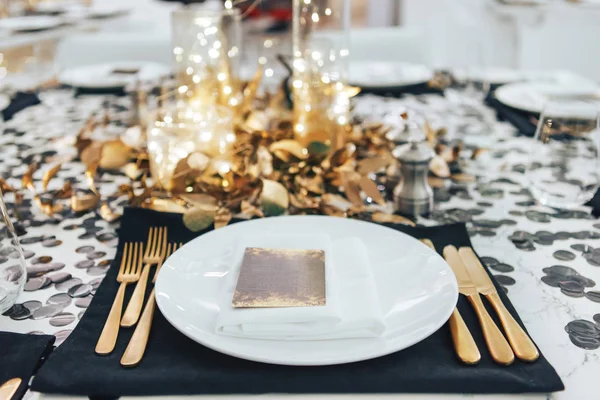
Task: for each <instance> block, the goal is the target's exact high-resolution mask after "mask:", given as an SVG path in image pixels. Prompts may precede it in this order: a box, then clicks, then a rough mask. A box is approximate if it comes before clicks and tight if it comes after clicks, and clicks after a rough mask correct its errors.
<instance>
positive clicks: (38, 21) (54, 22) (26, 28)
mask: <svg viewBox="0 0 600 400" xmlns="http://www.w3.org/2000/svg"><path fill="white" fill-rule="evenodd" d="M62 23H63V20H62V19H61V18H58V17H51V16H47V15H38V16H28V17H11V18H4V19H0V29H5V30H9V31H12V32H34V31H42V30H45V29H51V28H56V27H57V26H60V25H61V24H62Z"/></svg>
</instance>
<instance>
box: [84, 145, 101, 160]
mask: <svg viewBox="0 0 600 400" xmlns="http://www.w3.org/2000/svg"><path fill="white" fill-rule="evenodd" d="M80 158H81V162H82V163H84V164H86V165H90V164H94V163H99V162H100V159H101V158H102V143H100V142H92V143H91V144H90V145H89V146H87V147H86V148H85V149H83V151H82V152H81V156H80Z"/></svg>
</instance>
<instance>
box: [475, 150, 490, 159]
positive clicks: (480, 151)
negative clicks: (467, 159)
mask: <svg viewBox="0 0 600 400" xmlns="http://www.w3.org/2000/svg"><path fill="white" fill-rule="evenodd" d="M487 151H488V149H484V148H477V149H475V150H473V154H471V160H477V158H479V156H481V155H482V154H484V153H486V152H487Z"/></svg>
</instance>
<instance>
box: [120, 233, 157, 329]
mask: <svg viewBox="0 0 600 400" xmlns="http://www.w3.org/2000/svg"><path fill="white" fill-rule="evenodd" d="M166 250H167V228H166V227H162V228H150V230H149V231H148V240H147V241H146V252H145V253H144V263H145V265H144V269H143V270H142V275H141V276H140V279H139V280H138V282H137V284H136V285H135V289H134V291H133V294H132V295H131V299H129V304H127V308H126V309H125V314H123V319H122V320H121V326H123V327H130V326H133V325H135V323H136V322H137V321H138V318H139V317H140V312H141V311H142V306H143V305H144V296H145V295H146V285H147V283H148V274H149V273H150V267H151V266H152V264H159V263H161V262H162V260H163V259H164V258H165V251H166Z"/></svg>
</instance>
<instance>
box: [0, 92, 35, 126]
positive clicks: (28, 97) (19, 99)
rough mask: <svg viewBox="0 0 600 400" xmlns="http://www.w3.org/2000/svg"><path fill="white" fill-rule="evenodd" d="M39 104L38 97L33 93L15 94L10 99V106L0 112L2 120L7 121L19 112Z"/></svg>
mask: <svg viewBox="0 0 600 400" xmlns="http://www.w3.org/2000/svg"><path fill="white" fill-rule="evenodd" d="M40 103H41V102H40V99H39V97H38V96H37V95H36V94H35V93H33V92H17V93H15V94H14V95H13V97H12V98H11V99H10V104H9V105H8V106H6V108H5V109H4V110H2V118H4V120H5V121H8V120H10V119H12V118H13V117H14V116H15V114H16V113H18V112H19V111H22V110H24V109H26V108H27V107H31V106H35V105H37V104H40Z"/></svg>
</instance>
